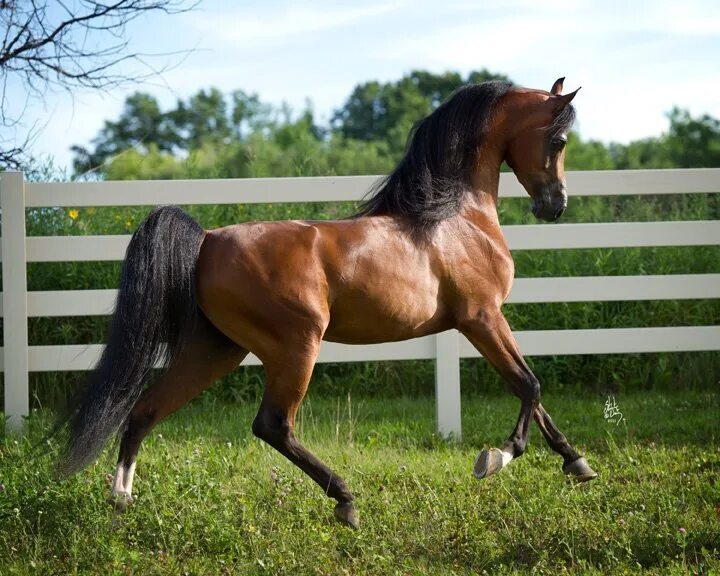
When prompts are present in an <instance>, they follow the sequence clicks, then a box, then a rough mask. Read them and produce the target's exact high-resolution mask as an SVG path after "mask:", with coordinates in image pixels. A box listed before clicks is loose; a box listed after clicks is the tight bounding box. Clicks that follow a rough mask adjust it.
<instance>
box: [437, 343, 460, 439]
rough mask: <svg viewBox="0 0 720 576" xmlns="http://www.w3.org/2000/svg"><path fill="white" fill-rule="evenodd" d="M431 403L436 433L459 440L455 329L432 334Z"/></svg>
mask: <svg viewBox="0 0 720 576" xmlns="http://www.w3.org/2000/svg"><path fill="white" fill-rule="evenodd" d="M435 343H436V344H435V345H436V353H435V354H436V358H435V406H436V413H437V429H438V433H439V434H440V435H441V436H444V437H451V438H453V439H454V440H460V436H461V432H462V430H461V418H460V349H459V340H458V332H457V330H447V331H445V332H441V333H440V334H438V335H437V336H435Z"/></svg>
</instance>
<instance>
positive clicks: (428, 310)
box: [324, 289, 450, 344]
mask: <svg viewBox="0 0 720 576" xmlns="http://www.w3.org/2000/svg"><path fill="white" fill-rule="evenodd" d="M447 316H448V315H447V313H446V311H445V307H444V306H443V304H442V302H441V300H440V299H439V298H438V295H437V289H435V290H430V291H422V290H417V291H410V290H395V291H394V292H393V291H392V290H389V291H387V292H383V293H380V292H378V293H367V292H361V291H348V292H347V293H344V294H343V295H342V296H341V297H339V298H337V299H336V300H335V302H333V305H332V307H331V309H330V323H329V325H328V327H327V329H326V331H325V335H324V340H328V341H331V342H342V343H345V344H377V343H380V342H391V341H397V340H407V339H409V338H417V337H419V336H425V335H427V334H432V333H434V332H440V331H442V330H445V329H447V328H449V327H450V325H449V324H450V322H449V318H448V317H447Z"/></svg>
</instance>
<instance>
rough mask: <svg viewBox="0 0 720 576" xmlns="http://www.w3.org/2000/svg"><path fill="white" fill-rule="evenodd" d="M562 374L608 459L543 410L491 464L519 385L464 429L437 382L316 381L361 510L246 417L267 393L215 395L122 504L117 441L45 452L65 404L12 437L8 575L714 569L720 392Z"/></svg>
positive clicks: (588, 434) (334, 456) (312, 402)
mask: <svg viewBox="0 0 720 576" xmlns="http://www.w3.org/2000/svg"><path fill="white" fill-rule="evenodd" d="M573 396H574V397H571V396H570V395H567V394H565V395H560V394H559V393H548V394H546V395H545V396H544V404H545V405H546V407H547V408H548V410H549V411H550V413H551V414H553V416H554V417H555V420H556V422H557V423H558V425H559V426H560V427H561V429H562V430H563V431H564V432H565V434H566V435H567V436H568V437H569V438H570V439H571V440H572V442H573V443H574V444H575V446H576V447H577V448H578V449H580V450H581V451H582V452H584V454H585V455H586V456H587V458H588V460H589V461H590V462H591V464H592V465H593V466H594V467H595V468H596V469H597V470H598V472H599V473H600V478H599V480H597V481H595V482H593V483H591V484H589V485H583V486H574V485H572V484H570V483H568V482H567V481H566V480H565V479H564V477H563V476H562V474H561V472H560V464H561V461H560V459H559V458H558V457H557V456H556V455H554V454H553V453H552V452H551V451H550V450H549V449H548V448H547V447H546V446H545V445H544V443H543V442H542V440H541V436H540V434H539V432H538V431H537V429H536V428H533V431H532V433H531V439H530V444H529V449H528V452H527V453H526V454H525V455H524V456H523V457H522V458H520V459H519V460H517V461H514V462H513V463H512V464H511V465H510V466H509V467H508V468H507V469H506V470H503V471H502V473H500V474H498V475H497V476H494V477H492V478H490V479H487V480H485V481H483V482H482V483H478V482H477V481H475V480H474V479H473V478H472V477H471V475H470V469H471V466H472V463H473V460H474V457H475V455H476V453H477V451H478V449H480V448H482V447H483V446H488V445H493V444H494V445H497V444H498V443H499V442H500V441H501V440H502V439H503V438H504V437H505V436H507V434H508V433H509V432H510V430H511V428H512V426H513V424H514V421H515V418H516V416H517V410H518V405H517V401H515V400H514V399H513V398H511V397H508V396H486V397H480V396H475V397H468V398H464V402H463V425H464V439H463V441H462V442H461V443H456V444H447V443H445V442H443V441H442V440H440V439H439V438H437V436H436V435H435V434H434V433H433V428H434V404H433V401H432V400H431V399H428V398H415V399H409V398H405V399H396V400H390V399H382V400H379V399H370V398H365V399H362V400H359V399H356V398H350V397H343V398H340V399H329V398H317V397H312V395H311V397H310V398H309V399H308V401H306V403H305V405H304V407H303V409H302V411H301V414H300V418H299V420H298V433H299V436H300V437H301V438H302V439H303V440H304V441H305V442H306V444H307V445H308V446H309V447H310V448H311V449H312V450H314V451H315V452H316V454H317V455H318V456H319V457H321V458H322V459H324V460H325V461H327V462H328V463H329V464H331V465H332V466H333V467H334V468H335V469H336V471H337V472H338V473H339V474H341V475H343V476H344V477H345V479H346V480H347V482H348V484H349V486H350V487H351V489H352V490H353V491H354V493H355V495H356V497H357V504H358V507H359V510H360V515H361V529H360V530H359V531H352V530H349V529H347V528H344V527H342V526H340V525H339V524H337V523H336V522H335V521H334V520H333V517H332V508H333V506H332V502H331V501H329V500H328V499H327V498H326V497H325V496H324V495H323V494H322V491H321V490H320V489H319V488H318V487H317V486H315V485H314V484H313V483H312V482H311V481H310V480H309V479H308V478H307V477H305V476H304V475H303V474H302V473H300V472H299V471H298V470H296V469H295V468H294V467H292V466H291V465H290V464H289V463H288V462H287V461H285V460H284V459H283V458H282V457H281V456H280V455H279V454H277V453H276V452H275V451H274V450H272V449H271V448H269V447H268V446H266V445H265V444H263V443H261V442H259V441H258V440H256V439H255V438H253V437H252V435H251V434H250V432H249V428H250V422H251V421H252V417H253V415H254V411H255V405H250V404H227V403H221V402H218V401H216V400H215V399H214V397H213V396H209V395H206V396H205V397H204V398H201V399H200V400H199V401H196V402H195V403H193V404H192V405H191V406H189V407H188V408H186V409H184V410H183V411H181V412H180V413H179V414H177V415H176V416H174V417H172V418H171V419H170V420H168V421H167V422H165V423H163V424H162V425H161V426H160V427H159V428H157V429H156V431H155V432H154V433H153V434H152V435H151V436H150V438H148V440H147V441H146V442H145V444H144V446H143V450H142V451H141V454H140V459H139V464H138V472H137V480H136V496H137V501H136V503H135V505H134V506H133V507H132V508H131V509H130V510H129V511H128V512H127V513H126V514H125V515H124V516H114V515H113V513H112V511H111V509H110V507H109V506H108V505H107V504H106V503H105V497H106V492H107V490H108V487H107V477H106V475H107V474H108V473H109V472H111V471H112V469H113V466H112V463H113V460H114V455H115V451H114V449H113V450H109V451H108V453H107V454H106V456H104V457H103V458H101V460H100V461H99V462H98V463H96V464H95V465H93V466H92V467H90V468H89V469H87V470H85V471H84V472H82V473H80V474H78V475H77V476H75V477H73V478H71V479H69V480H67V481H64V482H57V481H56V480H55V479H54V478H53V475H52V466H51V459H50V457H48V456H44V457H42V458H40V459H38V460H31V459H30V458H29V448H30V446H31V445H32V443H33V442H35V441H37V439H38V438H39V437H40V433H41V428H42V427H43V426H44V425H45V424H46V422H47V417H48V416H49V415H48V414H46V413H43V412H36V413H35V414H34V415H33V416H32V418H31V419H30V422H29V432H28V434H27V435H26V436H24V437H22V438H15V437H12V436H9V437H4V438H1V439H0V483H2V485H3V487H2V489H1V491H0V574H3V575H11V574H29V573H42V574H75V573H107V574H167V573H170V574H383V575H386V574H448V575H449V574H481V573H488V574H514V573H517V574H524V573H530V572H532V573H535V574H565V573H582V574H626V573H627V574H631V573H651V574H686V573H688V574H689V573H693V574H695V573H699V574H713V573H715V574H716V573H718V572H720V479H719V478H720V476H719V474H718V473H719V472H720V448H719V447H718V440H719V433H718V427H717V416H718V414H719V413H720V391H718V390H717V389H712V390H710V391H704V392H703V391H693V392H685V393H683V392H664V393H661V392H652V393H650V392H645V393H640V392H633V393H628V394H624V393H620V394H618V395H616V397H615V399H616V400H617V403H618V405H619V408H620V410H621V411H622V412H623V415H624V420H623V421H622V422H621V423H620V424H619V425H616V424H613V423H610V422H608V421H606V420H605V419H604V417H603V408H604V403H605V401H606V399H607V397H606V396H595V395H589V394H585V395H577V394H573Z"/></svg>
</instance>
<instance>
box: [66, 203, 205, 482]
mask: <svg viewBox="0 0 720 576" xmlns="http://www.w3.org/2000/svg"><path fill="white" fill-rule="evenodd" d="M203 236H204V231H203V229H202V228H201V227H200V225H199V224H198V223H197V222H195V221H194V220H193V219H192V218H191V217H190V216H188V215H187V214H186V213H185V212H183V211H182V210H180V209H179V208H177V207H175V206H166V207H162V208H156V209H155V210H154V211H153V212H152V213H151V214H150V215H149V216H148V217H147V219H146V220H145V221H144V222H143V223H142V224H141V225H140V227H139V228H138V229H137V230H136V231H135V234H134V235H133V237H132V240H130V245H129V246H128V249H127V254H126V256H125V263H124V264H123V269H122V274H121V278H120V290H119V293H118V298H117V303H116V304H115V313H114V314H113V317H112V321H111V323H110V333H109V336H108V341H107V346H106V348H105V351H104V352H103V355H102V357H101V358H100V362H99V363H98V365H97V366H96V368H95V370H94V371H93V372H92V373H91V374H90V376H89V379H88V382H87V385H86V387H85V389H84V390H83V391H82V392H81V393H80V394H79V395H78V396H77V401H76V402H74V403H73V404H74V405H73V404H71V410H70V412H69V413H68V415H67V416H66V418H65V420H66V422H67V430H66V433H67V446H66V448H65V453H64V455H63V458H62V459H61V461H60V464H59V466H58V468H59V471H60V473H61V474H63V475H69V474H73V473H75V472H77V471H79V470H82V469H83V468H85V467H86V466H87V465H88V464H90V463H91V462H93V461H94V460H95V459H96V458H97V457H98V455H99V453H100V451H101V450H102V448H103V446H104V445H105V443H106V442H107V440H108V439H109V438H110V437H111V436H112V435H113V434H115V433H116V432H117V431H118V430H119V429H120V427H121V426H122V425H123V424H124V422H125V421H126V419H127V417H128V416H129V414H130V411H131V410H132V408H133V406H134V405H135V403H136V402H137V400H138V398H139V397H140V394H141V393H142V391H143V388H144V386H145V383H146V382H147V380H148V377H149V376H150V372H151V370H152V368H153V367H154V366H155V365H156V364H157V363H158V361H160V360H162V361H163V364H164V365H165V366H167V365H169V364H170V363H171V362H172V360H173V358H175V357H177V354H178V353H179V351H180V350H181V349H182V347H183V344H184V341H185V338H186V336H187V334H188V332H189V331H190V329H191V328H192V326H193V324H194V322H195V319H196V314H197V299H196V293H195V267H196V263H197V258H198V253H199V251H200V245H201V244H202V240H203Z"/></svg>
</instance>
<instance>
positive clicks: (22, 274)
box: [0, 172, 30, 430]
mask: <svg viewBox="0 0 720 576" xmlns="http://www.w3.org/2000/svg"><path fill="white" fill-rule="evenodd" d="M0 209H1V210H2V280H3V292H2V294H3V316H4V317H3V340H4V342H3V347H4V358H3V364H4V368H3V370H4V372H5V374H4V382H5V415H6V416H8V417H9V420H8V427H9V428H10V429H11V430H20V429H21V428H22V424H23V419H22V417H23V416H27V414H28V413H29V411H30V392H29V378H28V324H27V269H26V255H25V184H24V182H23V174H22V172H3V173H1V174H0Z"/></svg>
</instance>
